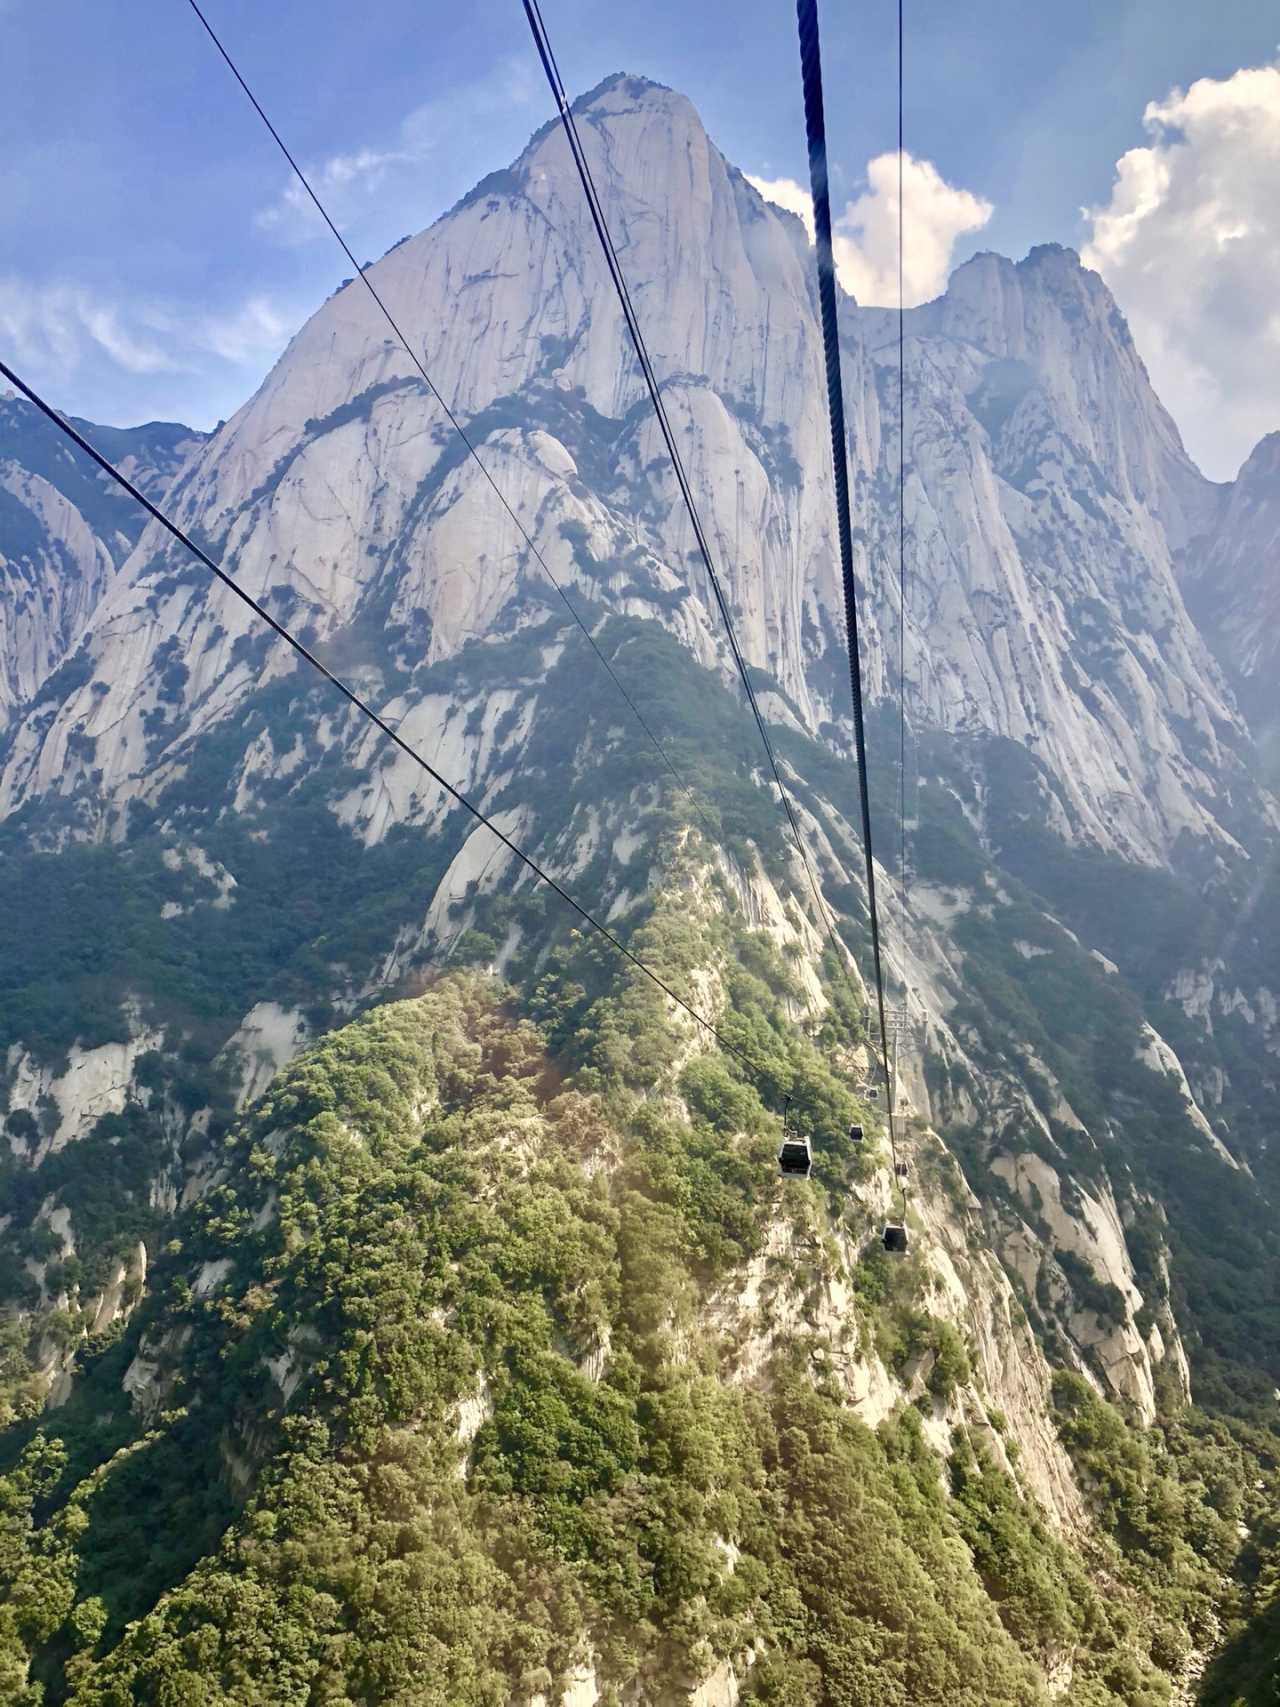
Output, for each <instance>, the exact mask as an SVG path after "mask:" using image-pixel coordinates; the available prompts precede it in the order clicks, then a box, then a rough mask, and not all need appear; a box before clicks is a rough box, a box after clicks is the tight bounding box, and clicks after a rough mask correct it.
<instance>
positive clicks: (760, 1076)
mask: <svg viewBox="0 0 1280 1707" xmlns="http://www.w3.org/2000/svg"><path fill="white" fill-rule="evenodd" d="M0 374H3V375H4V377H5V378H6V379H7V380H8V381H9V383H10V384H11V385H13V386H15V387H16V388H17V389H18V390H19V391H20V392H21V393H22V395H23V396H24V397H25V398H27V400H28V401H29V402H31V403H34V404H35V406H36V408H37V409H39V410H40V412H41V414H42V415H44V416H45V417H46V418H47V419H48V420H49V421H51V422H52V423H53V425H54V426H55V427H56V428H57V429H58V431H59V432H61V433H63V434H65V435H66V437H67V438H69V439H70V440H71V442H72V443H73V444H74V445H76V446H77V447H78V448H79V449H80V450H82V451H83V452H84V453H85V455H86V456H88V457H90V458H92V460H93V461H94V462H95V463H96V464H97V466H98V467H99V468H100V469H101V470H102V472H103V473H104V474H105V475H107V476H108V477H109V478H110V479H112V480H114V481H115V483H116V485H117V486H120V487H122V488H123V490H124V491H126V492H127V493H128V494H129V496H130V497H131V498H132V499H134V501H135V502H136V503H138V504H140V505H141V506H142V508H143V509H144V510H145V511H146V512H147V514H148V515H149V516H150V517H151V518H152V520H153V521H157V522H159V523H160V525H161V527H163V528H164V529H165V530H166V531H167V532H168V533H170V534H171V535H172V536H173V538H174V539H176V540H177V542H178V544H179V545H181V546H184V547H185V548H186V550H188V551H189V552H190V553H191V555H192V556H193V557H195V558H196V559H198V561H199V562H201V563H203V565H204V566H205V568H206V569H207V570H208V571H209V573H210V574H211V575H213V576H215V577H216V579H217V580H219V581H221V582H222V584H223V586H224V587H226V588H227V589H228V591H229V592H232V593H234V594H235V596H236V598H238V599H239V600H240V601H241V602H242V603H243V604H245V605H247V606H248V607H249V609H250V610H251V611H252V612H253V614H254V615H255V616H257V617H259V618H260V619H261V620H262V621H263V622H265V623H266V625H267V627H268V628H270V629H271V630H272V632H273V633H274V634H275V635H276V636H277V637H278V638H279V639H281V640H283V641H284V642H285V644H286V645H287V646H291V647H292V648H293V650H294V651H295V652H296V653H297V654H298V656H299V657H300V658H301V659H302V660H303V661H304V662H305V663H307V664H310V666H311V668H312V669H313V670H315V671H317V673H318V674H319V675H321V676H323V677H324V679H325V680H326V681H327V682H328V683H329V684H330V686H331V687H334V688H336V689H337V691H338V692H339V693H340V694H341V695H342V696H343V698H344V699H345V700H347V701H348V702H349V704H351V705H352V706H354V707H355V709H356V710H357V711H358V712H359V713H360V714H361V716H362V717H365V718H367V719H368V720H369V722H370V723H372V724H373V726H374V728H375V729H377V730H379V731H380V733H381V734H383V735H385V736H386V737H387V739H388V740H389V741H391V742H393V743H394V745H395V746H397V747H398V748H399V749H400V751H401V752H402V753H404V754H405V755H406V757H408V758H409V759H411V760H412V761H413V763H414V764H415V765H417V766H418V767H419V769H420V770H423V771H425V772H426V773H427V775H428V776H429V777H430V778H431V780H432V781H433V782H434V783H436V784H437V785H438V786H439V787H440V788H442V789H443V790H444V791H445V793H446V794H447V795H448V796H449V797H450V799H452V800H454V801H456V802H457V804H458V805H459V806H461V807H462V808H463V809H464V810H465V811H466V812H468V813H469V814H470V815H471V817H473V818H474V819H475V820H476V822H477V823H479V824H483V826H484V827H485V829H486V830H489V831H491V832H492V833H493V834H494V835H495V836H496V837H497V838H498V840H499V841H500V842H501V843H502V844H503V846H504V847H505V848H506V849H507V850H508V851H509V852H510V853H513V854H514V855H515V857H516V858H517V859H518V860H520V862H521V863H522V864H523V865H525V866H527V867H528V869H529V870H530V871H531V872H532V873H533V875H534V876H535V877H536V878H537V879H538V880H539V881H540V882H542V883H545V884H546V885H547V887H548V888H549V889H551V890H554V892H555V893H556V894H557V895H558V896H559V897H560V899H561V900H562V901H564V902H566V903H567V904H568V905H569V906H570V907H572V909H573V911H574V912H575V913H577V915H578V917H579V918H581V919H583V920H584V921H585V922H586V923H587V924H588V925H590V926H591V928H592V930H594V931H597V932H599V934H600V935H601V936H602V937H603V938H604V940H605V941H606V942H607V943H608V944H609V945H610V947H611V948H613V949H614V950H615V951H616V952H617V953H618V954H620V955H621V956H622V957H623V959H624V960H627V961H629V962H630V963H631V965H632V966H634V967H635V968H636V970H637V971H639V972H642V973H643V974H644V976H645V977H646V978H647V979H648V980H649V981H650V983H652V984H655V985H656V986H657V987H658V989H659V990H661V991H662V993H663V994H664V995H665V996H668V997H670V999H671V1000H672V1001H673V1002H674V1003H675V1004H676V1006H677V1007H678V1008H680V1009H682V1010H683V1011H684V1012H685V1013H686V1014H688V1015H689V1017H690V1019H692V1020H695V1021H696V1022H697V1023H698V1025H700V1026H701V1027H702V1029H703V1030H704V1031H705V1032H706V1033H707V1034H708V1035H709V1036H710V1037H712V1038H714V1039H715V1041H716V1042H717V1043H718V1044H719V1045H720V1047H721V1048H722V1049H723V1050H725V1051H726V1052H727V1053H728V1054H730V1055H732V1056H734V1057H735V1059H736V1060H738V1061H739V1062H741V1064H742V1065H743V1066H744V1067H745V1068H746V1069H747V1071H748V1072H749V1073H750V1074H751V1076H752V1077H753V1078H754V1079H755V1080H756V1081H757V1083H759V1084H762V1085H767V1086H770V1087H771V1088H772V1090H773V1091H774V1093H775V1094H776V1095H785V1094H787V1087H785V1086H784V1085H782V1084H781V1083H780V1082H779V1081H778V1080H776V1079H775V1078H774V1077H773V1075H772V1074H771V1073H768V1072H766V1071H765V1070H764V1069H763V1068H762V1067H759V1066H757V1064H756V1063H755V1062H754V1061H753V1060H752V1059H751V1057H750V1056H749V1055H748V1054H746V1052H745V1051H744V1050H742V1049H739V1048H738V1046H737V1045H736V1044H734V1043H730V1042H729V1040H728V1039H727V1038H726V1037H723V1036H722V1035H721V1033H720V1032H719V1031H718V1030H717V1028H716V1027H715V1026H714V1025H713V1024H712V1023H711V1021H710V1020H709V1019H704V1018H703V1016H702V1015H701V1014H700V1013H699V1012H698V1011H697V1009H696V1008H693V1007H691V1006H690V1005H689V1003H688V1002H686V1001H685V1000H684V998H683V997H682V996H678V995H677V994H676V992H675V991H674V990H673V989H672V988H671V986H670V985H669V984H668V983H667V982H666V981H665V980H664V979H663V978H661V977H660V976H659V975H658V973H656V972H655V971H653V969H652V968H651V967H649V966H647V965H646V964H645V962H644V961H643V960H641V958H640V956H639V955H638V954H635V953H634V952H633V951H632V950H631V949H629V948H628V947H627V945H626V944H625V943H624V942H622V941H621V940H620V939H619V938H618V937H617V936H615V935H614V933H613V932H612V931H611V930H610V929H609V927H608V926H607V925H603V924H601V923H600V921H599V919H597V918H596V917H595V916H594V914H592V913H590V912H588V910H587V909H586V908H585V907H584V906H583V905H582V903H581V902H580V901H575V900H574V898H573V896H572V895H570V893H569V891H568V890H567V889H566V888H565V887H564V886H563V884H561V883H559V882H558V881H557V880H556V879H555V878H554V877H552V876H551V874H550V873H549V872H547V871H545V870H544V869H543V868H542V866H540V865H539V864H538V862H537V861H536V860H535V859H534V858H533V857H532V856H531V855H529V854H527V853H525V851H524V850H523V848H521V847H519V846H518V845H517V844H516V843H515V842H514V841H512V839H511V837H510V836H508V835H507V834H506V832H505V831H503V830H500V829H499V828H498V826H497V825H496V824H495V823H494V822H493V820H492V819H491V818H489V817H488V816H487V815H486V814H485V813H484V812H482V811H481V809H480V808H479V807H478V806H476V805H474V804H473V802H472V801H470V800H469V799H468V798H467V796H466V795H465V794H463V793H462V791H461V790H460V789H457V788H455V787H454V786H453V784H452V783H451V782H447V781H446V780H445V778H444V777H443V776H441V774H440V772H439V771H438V770H436V768H435V767H434V765H432V764H431V763H430V762H429V761H428V760H426V759H424V758H423V756H422V754H421V753H419V752H418V751H417V749H416V748H415V747H411V746H410V745H409V743H408V742H407V741H406V740H405V739H404V737H403V736H401V735H399V734H398V733H397V732H396V730H394V729H393V728H392V727H391V725H390V724H389V723H388V722H387V721H386V720H385V719H384V718H383V717H381V716H380V715H379V714H378V713H377V712H376V711H375V710H374V709H373V707H372V706H371V705H369V704H368V703H367V702H366V701H365V700H363V699H362V698H361V697H360V695H359V694H358V693H357V692H356V691H355V689H354V688H352V687H349V686H348V685H347V683H346V682H344V681H343V679H342V678H341V676H337V675H335V674H334V672H333V671H332V670H331V669H330V668H329V667H328V665H327V664H323V663H321V661H320V659H319V658H317V657H316V655H315V653H314V652H312V651H311V650H310V649H309V648H308V647H307V646H306V645H304V644H303V642H302V641H301V640H299V639H298V637H297V636H296V635H295V634H293V633H292V632H291V631H290V630H289V629H288V628H286V626H285V625H284V623H282V622H279V621H277V619H276V618H275V617H274V616H272V614H271V612H270V611H269V610H267V608H266V607H265V605H263V604H261V603H260V602H259V601H258V600H257V599H255V598H254V596H253V594H252V593H250V592H247V591H246V589H245V588H244V587H242V586H241V585H240V583H239V582H238V581H237V580H236V579H235V577H234V576H232V575H231V574H229V573H228V572H227V570H226V569H224V568H223V567H222V565H221V564H220V563H218V562H216V561H215V560H214V559H213V558H212V557H210V556H209V554H208V552H207V551H205V550H203V549H202V547H200V546H199V545H197V544H196V542H195V541H194V540H193V539H192V538H191V536H190V535H189V534H188V533H185V532H184V531H183V529H182V528H181V527H179V525H178V524H177V522H175V521H173V520H171V518H170V517H169V516H167V515H166V514H165V512H164V511H163V510H162V509H160V507H159V506H158V505H157V504H153V503H152V501H151V499H150V498H148V497H147V496H146V494H145V493H143V492H141V491H139V489H138V488H137V487H136V486H135V485H134V483H133V482H132V481H131V480H130V479H129V477H128V476H127V475H126V474H123V473H122V472H121V471H120V469H118V468H117V467H116V466H115V464H114V463H113V462H111V461H109V460H108V458H107V457H105V456H103V454H102V452H101V451H99V450H98V449H96V447H95V446H94V445H93V444H91V443H90V441H89V440H88V439H87V438H85V436H84V434H83V433H81V432H79V431H78V430H77V429H76V428H75V427H73V426H72V425H71V422H70V421H68V420H67V419H66V417H65V416H63V415H60V414H59V413H58V411H57V410H56V409H55V408H54V407H53V406H52V404H50V403H46V402H45V400H44V398H43V397H41V396H40V394H39V393H38V392H37V391H35V390H33V389H32V387H31V386H29V385H28V384H27V382H26V381H25V380H24V379H22V378H20V377H19V375H18V374H16V373H15V372H14V371H13V369H12V368H11V367H9V366H8V364H7V363H6V362H4V361H3V360H0Z"/></svg>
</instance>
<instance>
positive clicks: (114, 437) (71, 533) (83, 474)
mask: <svg viewBox="0 0 1280 1707" xmlns="http://www.w3.org/2000/svg"><path fill="white" fill-rule="evenodd" d="M74 424H75V425H76V426H77V427H79V428H80V430H81V431H82V432H85V433H87V434H88V435H89V436H90V438H92V439H93V441H94V443H95V444H97V445H99V446H100V448H101V449H102V450H103V451H104V452H105V453H106V454H107V455H108V456H110V457H111V459H112V460H113V461H114V462H116V463H117V465H118V466H119V467H120V468H121V469H122V470H123V471H124V472H125V473H126V474H128V475H129V477H130V478H131V479H132V480H134V481H135V482H137V484H138V485H139V486H140V487H141V488H142V490H143V491H145V492H146V493H147V494H148V496H149V497H152V498H156V499H159V498H161V497H163V495H164V493H165V491H166V490H167V488H168V485H169V482H170V480H172V478H173V476H174V474H175V473H176V472H177V470H178V468H179V467H180V466H181V464H182V461H183V459H184V457H185V456H186V455H187V454H188V453H189V452H190V451H191V450H193V449H194V448H195V447H196V445H198V444H199V443H200V442H201V441H202V440H203V438H204V436H205V435H204V434H203V433H196V432H193V431H192V430H191V429H190V428H188V427H181V426H176V425H173V424H171V423H168V422H163V421H153V422H150V423H149V424H148V425H147V426H145V427H134V428H126V429H123V430H120V429H114V428H110V427H99V426H95V425H94V424H93V422H91V421H79V420H77V421H75V423H74ZM144 520H145V517H144V516H143V515H142V514H141V513H140V512H139V511H138V508H137V506H136V505H135V504H134V503H133V502H132V501H131V500H130V499H129V498H127V497H125V496H124V495H123V494H122V493H121V492H120V491H119V489H118V488H117V487H114V486H112V485H111V484H110V483H109V482H108V481H107V480H106V478H105V476H103V475H100V474H99V473H98V472H97V470H96V469H92V468H90V467H88V466H87V465H86V464H85V463H84V461H83V459H82V458H81V457H80V456H79V453H78V452H76V451H75V450H74V449H72V448H71V447H70V446H68V444H67V442H66V440H65V439H63V438H62V437H61V436H60V435H59V434H58V432H57V430H56V429H55V428H54V427H53V426H52V424H51V423H49V422H47V421H45V420H44V418H43V417H42V416H41V415H40V414H39V413H38V412H37V411H36V410H35V409H34V408H33V407H32V406H31V405H30V404H29V403H27V402H26V401H25V400H24V399H21V398H19V397H16V396H14V395H13V394H12V393H6V394H3V395H0V551H2V552H3V556H2V557H0V585H2V586H3V590H4V596H3V600H0V728H2V727H3V725H4V723H6V722H7V721H8V719H9V717H10V715H11V714H12V712H13V710H14V708H15V707H16V706H18V705H20V704H21V703H22V702H23V701H24V700H27V699H30V698H31V696H32V695H33V694H34V693H35V691H36V689H37V688H38V687H39V686H40V684H41V683H42V682H43V681H44V680H45V679H46V678H47V677H48V676H49V675H51V674H52V673H53V671H54V670H56V669H57V667H58V666H59V664H61V663H62V661H63V659H64V658H65V657H66V656H67V654H68V653H69V652H71V651H73V650H74V649H75V647H76V645H77V643H78V642H79V640H80V637H81V635H82V634H83V632H84V630H85V628H86V626H87V625H88V622H89V619H90V618H91V616H92V615H93V612H94V610H95V608H96V607H97V605H98V602H99V600H100V599H101V598H102V596H103V594H104V593H105V592H106V589H107V587H108V586H109V585H110V583H111V581H112V580H113V579H114V577H115V572H116V570H117V569H118V568H119V567H120V565H121V563H122V562H123V561H124V559H125V558H126V557H127V556H128V554H129V551H130V549H131V548H132V546H133V545H134V544H135V543H136V542H137V538H138V535H139V534H140V533H141V531H142V523H143V521H144Z"/></svg>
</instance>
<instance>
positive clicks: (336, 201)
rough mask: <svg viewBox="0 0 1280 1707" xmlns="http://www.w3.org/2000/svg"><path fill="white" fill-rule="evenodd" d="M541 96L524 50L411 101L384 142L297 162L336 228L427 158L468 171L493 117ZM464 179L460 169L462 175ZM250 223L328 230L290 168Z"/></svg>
mask: <svg viewBox="0 0 1280 1707" xmlns="http://www.w3.org/2000/svg"><path fill="white" fill-rule="evenodd" d="M540 100H541V101H542V102H543V104H544V105H545V98H544V97H543V96H542V94H541V91H540V87H539V85H538V84H537V83H536V82H535V80H534V77H533V74H532V71H531V70H530V67H529V65H528V64H527V62H526V61H525V60H524V59H523V58H512V59H509V60H505V61H503V62H502V63H501V64H499V65H498V66H497V67H496V68H495V69H494V70H493V71H491V72H488V73H486V75H485V76H483V77H481V78H477V79H476V80H475V81H474V82H472V83H469V84H466V85H464V86H462V87H460V88H457V89H454V90H451V91H450V92H449V93H448V94H446V95H441V96H439V97H437V98H436V99H434V100H431V101H425V102H423V104H422V105H421V106H419V107H415V108H414V109H413V111H412V112H410V113H409V114H407V115H406V117H405V118H403V119H402V120H401V121H400V124H399V126H398V127H397V131H396V136H395V141H394V143H393V144H392V145H391V146H389V147H385V148H372V147H365V148H358V149H356V150H354V151H353V152H350V153H345V154H334V155H331V156H330V158H329V159H328V160H323V161H320V162H319V163H313V164H309V165H308V164H305V163H304V168H303V169H304V170H305V172H306V174H307V178H308V180H309V181H310V183H311V185H312V187H313V189H314V190H315V192H316V194H317V196H319V198H320V200H321V201H322V202H323V203H324V205H325V208H326V209H327V210H328V212H329V214H330V216H331V218H332V219H333V221H334V223H335V224H336V225H337V226H338V228H339V230H342V229H343V228H344V226H346V225H347V224H348V223H350V222H351V221H352V220H353V219H355V218H356V217H357V216H358V215H359V213H360V211H361V210H362V208H364V207H366V206H367V205H368V204H369V202H370V201H371V200H372V198H373V197H374V196H375V195H377V194H378V192H379V191H384V192H385V191H387V190H388V188H389V187H391V186H392V183H393V181H396V182H395V183H394V187H395V189H396V191H397V199H399V195H400V186H399V182H398V180H400V179H402V178H407V177H408V176H409V175H410V173H412V172H414V170H415V169H416V168H420V167H422V166H423V165H424V164H426V163H427V162H430V163H431V167H432V176H433V178H436V177H438V178H439V179H440V180H441V181H444V180H448V179H450V178H452V177H453V176H454V175H455V173H454V168H455V167H456V166H458V165H461V166H462V168H463V171H464V174H470V173H471V172H472V168H473V162H474V159H475V157H476V155H477V154H478V153H482V152H483V151H484V147H485V145H486V144H488V143H489V142H490V138H489V136H488V134H487V133H488V131H489V129H490V127H491V125H492V121H493V120H494V119H495V118H498V117H503V118H508V117H510V116H511V115H512V114H518V113H519V112H520V111H521V109H529V110H530V112H532V111H533V110H534V109H535V107H536V105H537V103H538V102H539V101H540ZM469 182H470V177H469V176H467V177H466V180H465V183H466V184H469ZM463 187H465V184H463ZM459 193H461V192H460V191H459ZM419 199H420V198H419ZM254 224H255V225H256V226H257V228H258V230H259V231H262V232H266V233H267V234H269V235H271V236H273V237H275V238H276V239H277V240H278V241H280V242H283V243H288V244H295V243H309V242H311V241H312V240H313V239H316V238H321V237H324V238H327V237H328V236H329V233H328V230H327V228H326V226H325V224H324V221H323V220H322V219H321V217H320V215H319V213H318V212H317V211H316V207H315V204H314V202H313V201H312V200H311V198H310V196H309V195H308V194H307V192H306V191H305V190H304V189H303V188H302V185H301V184H300V183H299V182H298V180H297V178H295V177H294V176H293V175H292V174H290V175H289V177H288V178H287V179H286V180H285V182H284V185H283V188H282V189H281V191H280V194H279V196H278V197H277V198H276V200H275V201H273V202H272V203H270V205H269V206H267V207H264V208H260V209H259V211H258V212H257V213H256V214H255V215H254Z"/></svg>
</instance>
